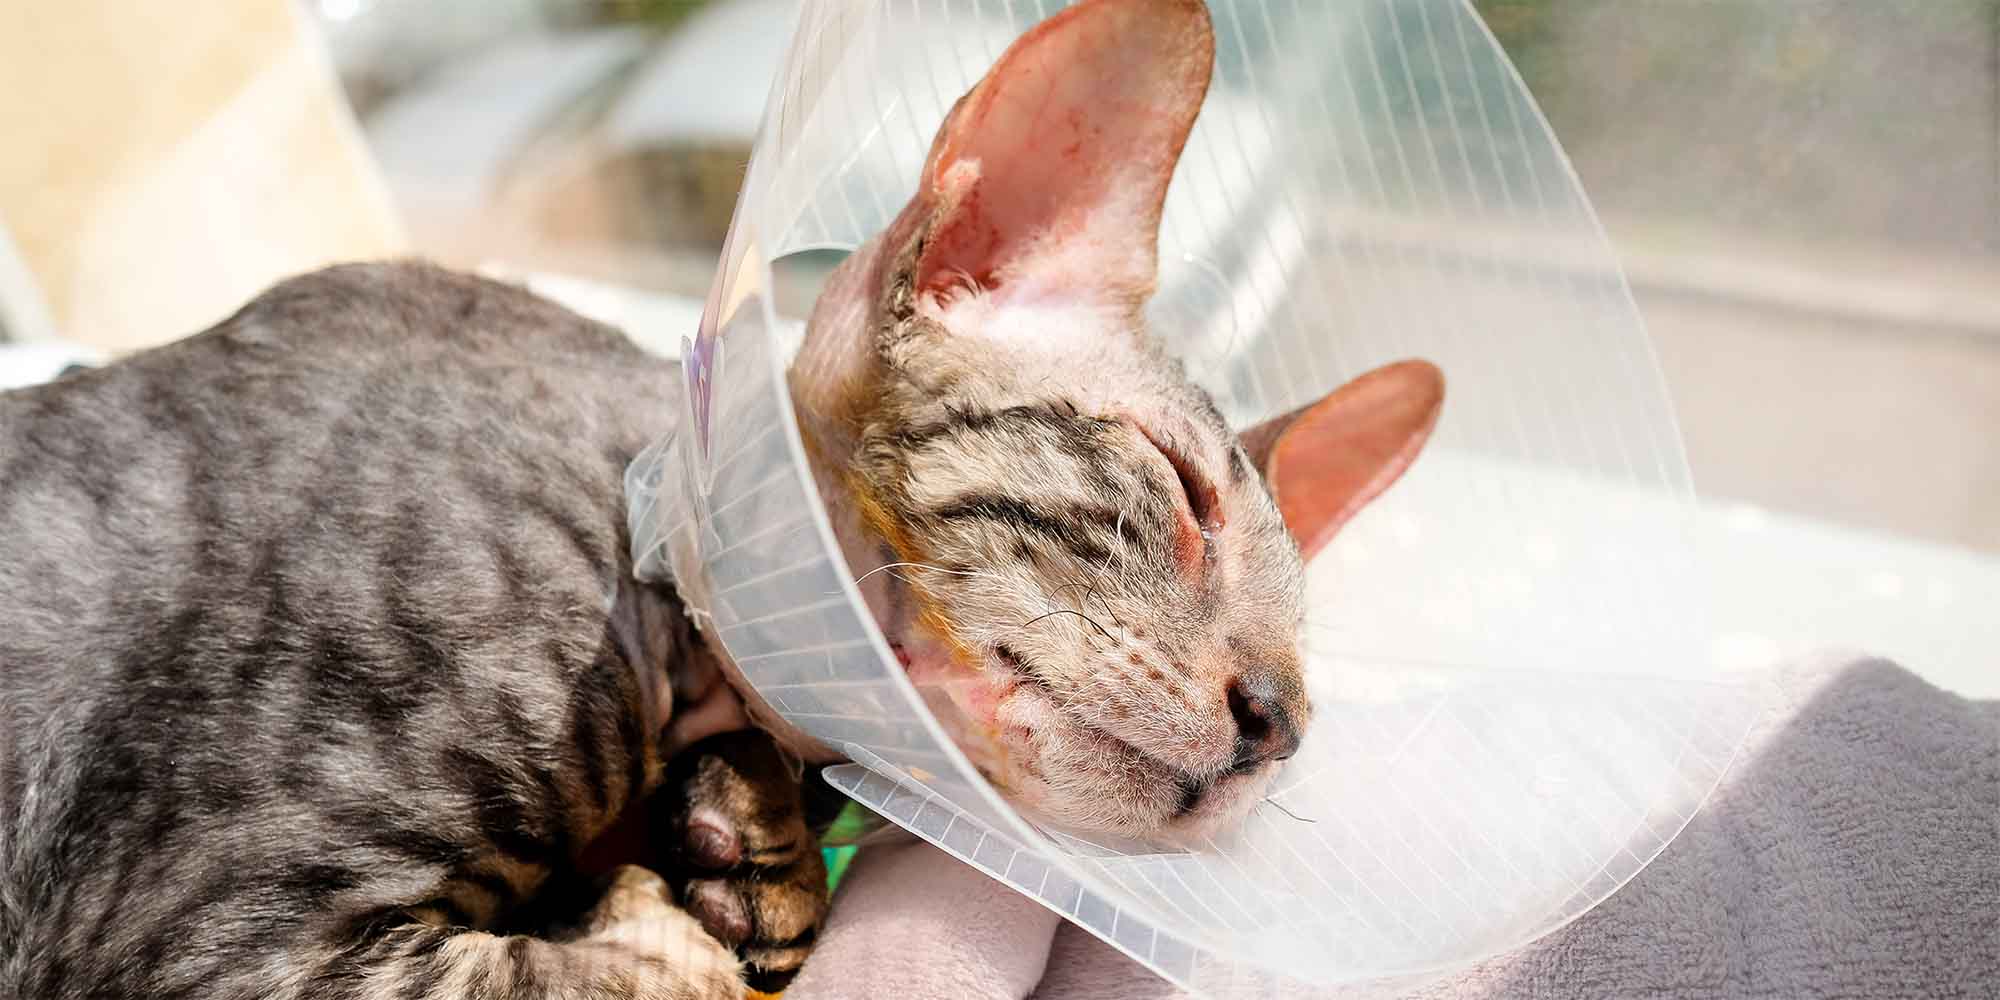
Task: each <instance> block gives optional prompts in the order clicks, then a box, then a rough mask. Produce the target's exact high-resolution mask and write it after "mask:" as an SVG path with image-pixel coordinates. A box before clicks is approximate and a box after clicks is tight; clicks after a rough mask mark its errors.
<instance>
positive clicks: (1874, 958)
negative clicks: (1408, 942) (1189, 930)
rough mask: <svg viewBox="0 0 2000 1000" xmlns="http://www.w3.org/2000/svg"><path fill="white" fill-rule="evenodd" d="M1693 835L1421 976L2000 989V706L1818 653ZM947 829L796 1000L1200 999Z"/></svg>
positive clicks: (1673, 986)
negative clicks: (1538, 926) (1497, 945)
mask: <svg viewBox="0 0 2000 1000" xmlns="http://www.w3.org/2000/svg"><path fill="white" fill-rule="evenodd" d="M1777 686H1778V688H1779V694H1778V695H1777V696H1776V697H1775V698H1774V699H1773V704H1772V707H1771V709H1770V711H1769V712H1767V713H1766V715H1765V717H1764V718H1763V720H1762V721H1761V722H1760V723H1759V724H1758V726H1757V728H1756V729H1755V730H1754V731H1753V732H1752V733H1751V735H1750V738H1749V741H1748V743H1747V744H1746V746H1745V748H1744V751H1743V753H1742V755H1741V756H1740V757H1739V758H1738V761H1737V764H1736V766H1735V767H1733V768H1732V769H1731V770H1730V772H1729V774H1728V775H1727V776H1726V777H1725V778H1724V779H1723V782H1722V785H1721V787H1720V788H1718V790H1717V791H1716V793H1715V796H1714V797H1713V798H1712V799H1710V801H1709V803H1708V805H1707V806H1706V807H1705V808H1704V809H1703V810H1702V811H1701V813H1700V814H1698V815H1697V816H1696V817H1695V819H1694V820H1693V822H1691V823H1690V824H1689V825H1688V827H1687V829H1686V830H1685V831H1683V832H1682V833H1681V835H1680V836H1679V837H1678V838H1677V839H1675V840H1674V842H1673V843H1672V844H1671V845H1670V846H1669V847H1668V848H1667V850H1666V851H1665V852H1664V853H1662V854H1661V855H1660V857H1659V858H1658V859H1657V860H1655V861H1654V862H1653V864H1651V865H1650V866H1648V867H1647V868H1646V869H1645V870H1644V871H1643V872H1641V873H1640V874H1639V876H1638V877H1637V878H1635V879H1633V881H1632V882H1631V883H1630V884H1628V885H1626V886H1625V888H1623V889H1622V890H1620V891H1619V892H1618V893H1616V894H1615V895H1613V896H1612V897H1611V898H1610V899H1608V900H1606V901H1605V902H1603V903H1602V904H1600V905H1599V906H1597V907H1596V908H1595V909H1593V910H1591V911H1590V912H1588V913H1586V914H1584V915H1583V916H1582V917H1581V918H1579V919H1577V920H1576V921H1575V922H1573V923H1571V924H1570V925H1568V926H1567V927H1564V928H1562V929H1560V930H1558V931H1555V932H1554V933H1551V934H1549V935H1548V936H1546V937H1544V938H1542V939H1541V940H1539V941H1536V942H1534V943H1532V944H1530V945H1528V946H1526V947H1524V948H1521V949H1519V950H1517V951H1515V952H1513V953H1511V954H1507V955H1502V956H1499V957H1496V958H1493V959H1490V960H1488V961H1486V962H1483V963H1481V964H1479V965H1476V966H1474V967H1472V968H1469V969H1465V970H1461V971H1459V972H1456V973H1454V974H1451V975H1449V976H1447V977H1444V978H1442V979H1437V980H1434V981H1431V982H1429V983H1426V984H1423V985H1422V986H1420V987H1416V988H1414V989H1405V990H1402V991H1401V995H1403V996H1408V997H1412V998H1422V1000H1444V998H1454V1000H1456V998H1486V997H1510V998H1512V997H1652V998H1671V1000H1681V998H1686V1000H1696V998H1704V1000H1705V998H1723V997H1727V998H1746V997H1773V998H1777V997H1785V998H1794V997H1856V998H1864V997H1865V998H1885V997H1985V998H1992V997H2000V706H1996V705H1995V704H1993V703H1981V702H1970V701H1967V700H1965V699H1962V698H1958V697H1955V696H1953V695H1950V694H1947V693H1945V692H1942V691H1939V690H1938V689H1936V688H1934V687H1931V686H1930V685H1928V684H1926V683H1924V682H1923V681H1922V680H1919V679H1918V678H1917V677H1915V676H1914V675H1912V674H1911V673H1909V672H1908V671H1906V670H1903V669H1902V668H1900V667H1897V666H1895V665H1894V664H1891V663H1887V662H1884V661H1881V660H1868V659H1855V658H1851V657H1820V658H1817V659H1815V660H1812V661H1809V662H1804V663H1800V664H1797V665H1794V666H1792V667H1790V668H1787V669H1785V670H1783V671H1781V672H1780V674H1779V676H1778V679H1777ZM1182 995H1183V994H1181V993H1180V992H1179V991H1177V990H1175V989H1174V988H1173V987H1171V986H1170V985H1168V984H1167V983H1165V982H1163V981H1161V980H1159V979H1157V978H1155V977H1154V976H1153V975H1152V974H1151V973H1149V972H1147V971H1146V970H1145V969H1143V968H1142V967H1140V966H1138V965H1137V964H1135V963H1133V962H1132V961H1130V960H1129V959H1127V958H1125V957H1124V956H1123V955H1121V954H1119V953H1118V952H1116V951H1114V950H1112V949H1111V947H1110V946H1108V945H1105V944H1103V943H1102V942H1100V941H1098V940H1097V939H1096V938H1095V937H1092V936H1091V935H1090V934H1088V933H1087V932H1085V931H1082V930H1080V929H1078V928H1076V927H1074V926H1072V925H1069V924H1067V923H1064V922H1063V921H1062V920H1061V919H1060V918H1058V917H1057V916H1055V915H1054V914H1053V913H1051V912H1049V911H1048V910H1045V909H1043V908H1042V907H1041V906H1039V905H1038V904H1036V903H1034V902H1031V901H1029V900H1027V899H1026V898H1024V897H1021V896H1019V895H1017V894H1015V893H1014V892H1012V891H1011V890H1009V889H1007V888H1006V887H1005V886H1002V885H1000V884H999V883H997V882H994V881H991V880H989V879H988V878H987V877H986V876H984V875H982V874H980V873H979V872H978V871H976V870H974V869H972V868H969V867H967V866H965V865H962V864H960V863H959V862H957V861H955V860H953V859H952V858H951V857H949V856H948V855H945V854H944V853H942V852H940V851H937V850H935V849H934V848H932V847H930V846H929V845H927V844H923V843H918V842H914V841H906V842H901V843H895V844H892V845H887V846H880V847H870V848H867V849H864V850H863V851H862V852H861V854H860V856H859V857H858V858H857V859H856V860H855V862H854V863H853V865H852V867H851V868H850V869H849V871H848V873H847V875H846V877H845V879H843V881H842V883H841V887H840V891H839V894H838V895H837V896H836V897H835V900H834V905H833V911H832V914H831V915H830V917H829V920H828V923H827V926H826V928H825V929H824V930H823V931H822V933H821V936H820V943H819V945H818V947H817V949H816V951H815V952H814V954H813V957H812V959H811V960H810V961H809V962H808V963H807V964H806V967H805V969H804V970H803V972H801V974H800V976H799V978H798V980H797V981H796V982H794V983H793V985H792V987H791V989H789V990H787V991H786V994H785V996H786V998H787V1000H845V998H854V1000H863V998H870V1000H872V998H876V997H954V998H956V997H996V998H1018V997H1029V996H1032V997H1035V998H1037V1000H1139V998H1147V1000H1155V998H1169V997H1179V996H1182Z"/></svg>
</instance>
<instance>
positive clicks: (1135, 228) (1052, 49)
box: [916, 0, 1215, 301]
mask: <svg viewBox="0 0 2000 1000" xmlns="http://www.w3.org/2000/svg"><path fill="white" fill-rule="evenodd" d="M1214 53H1215V39H1214V34H1213V31H1212V30H1211V28H1210V26H1209V20H1208V9H1207V7H1206V6H1205V5H1204V4H1203V3H1202V2H1201V0H1084V2H1082V3H1078V4H1076V5H1075V6H1072V7H1069V8H1067V9H1066V10H1064V11H1062V12H1061V13H1059V14H1057V15H1055V16H1054V17H1051V18H1049V19H1048V20H1046V21H1043V22H1042V23H1041V24H1038V25H1036V26H1035V27H1034V28H1033V29H1032V30H1030V31H1029V32H1028V33H1027V34H1025V35H1023V36H1021V38H1020V39H1018V40H1017V41H1015V42H1014V44H1013V45H1012V46H1011V47H1010V48H1008V50H1007V52H1006V54H1004V55H1002V56H1001V57H1000V61H999V62H998V63H996V64H994V66H993V68H992V70H990V71H989V72H988V73H987V74H986V78H985V79H983V80H981V81H980V82H979V84H978V86H976V87H974V88H973V89H972V91H971V92H970V93H968V94H966V95H965V97H964V98H962V99H961V100H960V101H959V103H958V105H957V106H956V107H954V108H953V109H952V113H951V115H950V117H949V118H947V119H946V121H945V124H944V126H943V128H942V129H940V130H939V132H938V137H937V141H936V143H935V144H934V145H933V146H932V147H931V153H930V158H929V160H928V162H927V163H926V164H925V166H924V175H923V180H922V187H921V188H920V190H919V192H918V198H919V201H920V202H921V203H924V205H925V207H926V208H927V209H928V213H927V214H929V215H930V217H931V231H930V238H929V240H928V241H927V243H926V245H925V248H924V251H923V254H922V256H921V257H920V258H919V260H918V262H917V273H916V280H917V287H918V288H919V289H920V290H924V291H938V290H942V289H946V288H950V287H953V286H956V285H961V284H963V283H964V282H965V281H966V280H967V279H970V280H972V281H974V282H976V283H978V284H979V286H980V287H982V288H984V289H988V290H992V289H995V288H1004V287H1006V286H1009V285H1014V284H1032V285H1033V286H1035V288H1036V289H1037V290H1039V291H1058V292H1083V293H1093V292H1101V293H1105V294H1108V295H1112V296H1116V297H1117V298H1119V299H1132V300H1134V301H1136V300H1138V299H1141V298H1143V297H1144V296H1146V295H1147V294H1149V293H1150V292H1151V290H1152V285H1153V278H1154V270H1155V256H1156V245H1157V243H1158V234H1159V225H1160V208H1161V204H1162V202H1163V201H1164V200H1165V198H1166V193H1167V182H1168V180H1169V179H1170V178H1171V177H1172V176H1173V172H1174V164H1175V163H1176V162H1177V161H1178V160H1179V159H1180V154H1181V148H1182V147H1183V146H1184V145H1186V143H1187V136H1188V130H1189V129H1191V128H1193V126H1194V119H1195V114H1196V113H1197V112H1198V111H1200V110H1201V102H1202V97H1203V96H1204V95H1205V94H1206V93H1207V91H1208V79H1209V73H1210V70H1211V67H1212V65H1213V63H1214Z"/></svg>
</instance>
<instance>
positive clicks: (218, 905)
mask: <svg viewBox="0 0 2000 1000" xmlns="http://www.w3.org/2000/svg"><path fill="white" fill-rule="evenodd" d="M676 377H677V373H676V369H675V368H674V367H673V366H672V365H671V364H669V363H666V362H662V361H658V360H655V359H652V358H650V357H648V356H647V355H645V354H643V353H642V352H640V351H639V350H638V349H637V348H635V347H633V346H632V345H631V344H629V343H628V342H627V341H625V340H624V339H623V338H622V337H620V336H619V335H617V334H616V333H615V332H614V331H612V330H609V329H607V328H604V327H602V326H599V325H597V324H594V323H591V322H588V321H585V320H583V319H581V318H579V317H576V316H574V315H573V314H570V313H568V312H565V311H563V310H561V309H559V308H556V307H555V306H552V305H550V304H548V303H546V302H544V301H541V300H539V299H537V298H535V297H533V296H531V295H529V294H527V293H526V292H523V291H520V290H517V289H513V288H509V287H505V286H502V285H498V284H495V283H492V282H487V281H483V280H478V279H474V278H470V277H464V276H460V275H455V274H450V273H447V272H444V271H441V270H438V269H436V268H431V267H427V266H423V265H414V264H388V265H368V266H353V267H342V268H336V269H332V270H328V271H324V272H320V273H317V274H313V275H309V276H306V277H302V278H298V279H294V280H292V281H289V282H286V283H284V284H282V285H280V286H278V287H277V288H274V289H273V290H271V291H270V292H268V293H266V294H265V295H263V296H262V297H260V298H258V299H257V300H256V301H254V302H253V303H251V304H250V305H249V306H247V307H245V308H244V309H243V310H242V311H241V312H240V313H238V314H237V315H236V316H234V317H231V318H230V319H228V320H227V321H225V322H223V323H221V324H220V325H218V326H217V327H215V328H214V329H212V330H210V331H208V332H206V333H203V334H201V335H199V336H196V337H192V338H189V339H188V340H185V341H182V342H179V343H176V344H173V345H170V346H167V347H163V348H160V349H158V350H155V351H151V352H147V353H145V354H142V355H139V356H136V357H133V358H131V359H128V360H126V361H123V362H120V363H118V364H115V365H112V366H110V367H107V368H104V369H100V370H95V371H86V372H81V373H76V374H72V375H69V376H67V377H65V378H63V379H61V380H59V381H58V382H55V383H52V384H49V385H45V386H41V387H37V388H33V389H28V390H23V391H18V392H13V393H7V394H4V395H0V623H4V625H0V767H4V770H0V996H9V997H22V998H37V1000H40V998H59V997H113V996H131V997H140V996H144V997H159V998H168V997H194V996H201V997H239V996H240V997H306V996H310V997H324V998H349V997H351V998H356V1000H359V998H378V997H379V998H389V997H398V998H418V997H459V996H490V997H520V998H529V997H549V998H556V997H578V998H582V997H593V998H597V997H661V998H666V997H672V998H683V997H685V998H707V997H725V996H727V997H734V996H737V995H740V991H741V988H742V987H741V979H740V975H739V971H738V959H737V957H736V955H734V954H732V953H731V951H730V949H728V948H725V947H724V946H723V945H722V944H720V943H718V942H717V941H716V940H715V939H714V937H712V936H711V935H710V934H708V933H706V932H705V931H704V930H703V928H702V925H701V923H700V922H699V921H697V919H696V918H695V917H693V916H690V915H689V914H688V913H687V912H684V911H683V910H682V909H681V908H680V907H679V906H677V905H675V900H674V898H672V895H671V892H670V890H669V889H667V888H666V887H665V886H664V885H663V884H661V883H660V880H659V878H658V877H657V876H652V875H649V874H646V873H644V872H641V871H639V870H638V869H618V870H614V871H613V872H612V873H611V878H612V885H613V891H611V892H609V893H608V894H606V895H604V896H603V897H602V899H601V900H600V902H599V903H598V904H597V905H596V906H595V908H593V909H589V910H588V912H587V913H586V914H585V916H584V917H583V918H582V919H581V920H580V921H579V922H577V923H576V924H575V925H574V926H573V927H572V928H571V929H570V930H569V931H567V932H564V933H553V932H548V931H547V929H545V928H543V929H538V933H537V935H536V936H525V935H518V934H517V935H511V936H510V935H509V934H508V933H506V931H507V930H509V929H510V928H509V927H508V921H509V920H510V919H511V918H513V916H514V915H516V914H518V913H520V912H522V911H523V908H524V906H525V905H526V904H528V903H529V902H530V901H531V900H533V899H535V898H536V897H537V895H538V894H539V893H540V892H541V890H543V889H544V887H545V884H554V883H558V882H562V881H563V880H564V879H565V878H574V877H575V876H574V875H572V874H571V870H572V867H573V863H574V862H575V860H576V858H577V856H578V855H579V853H580V852H581V851H582V849H583V848H584V847H585V845H586V844H588V843H590V842H591V841H592V840H593V838H596V837H597V836H598V835H599V834H600V833H602V832H603V831H604V830H605V829H606V828H607V827H608V826H609V825H610V824H611V823H612V821H613V820H614V819H615V818H617V817H618V816H619V815H620V814H621V811H624V810H625V809H626V807H627V806H628V805H629V804H631V803H633V802H636V801H639V800H641V799H642V798H644V797H645V796H646V795H647V794H648V793H649V792H650V791H652V790H653V789H655V788H656V787H658V786H659V785H660V783H661V781H662V778H663V775H664V774H665V768H666V764H667V761H666V760H664V759H663V758H664V756H665V751H666V746H665V744H664V742H663V738H662V736H661V733H662V727H663V725H664V724H666V723H667V721H668V719H669V713H670V712H671V709H672V702H673V697H674V694H673V690H672V686H673V685H672V683H671V682H672V681H674V680H676V679H677V678H679V677H680V676H682V675H683V674H684V673H685V672H687V671H689V670H694V669H695V668H697V667H704V666H705V667H706V669H707V670H709V671H710V672H711V673H712V671H713V664H712V661H708V660H707V659H706V654H705V653H704V652H703V650H702V648H701V646H700V640H699V638H698V637H697V636H696V635H694V634H693V633H692V632H691V630H690V628H689V626H688V625H687V621H686V618H685V616H684V615H682V614H681V611H680V607H679V603H678V601H677V600H676V598H675V597H674V595H673V594H672V593H671V592H670V591H667V590H662V589H656V588H652V587H648V586H644V585H641V584H638V583H636V582H635V581H634V580H633V578H632V573H631V563H630V555H629V544H628V541H629V540H628V539H627V538H626V537H625V527H624V526H625V523H626V521H625V518H624V516H623V513H622V510H623V502H624V499H623V492H622V482H621V477H622V473H623V471H624V468H625V465H626V464H627V462H628V461H629V460H630V459H631V458H632V457H633V456H634V455H635V454H636V453H637V452H638V451H639V450H640V449H641V448H642V447H644V446H645V445H646V444H647V442H648V439H649V437H650V436H651V435H653V434H656V433H658V432H659V430H660V429H661V428H663V427H665V426H668V425H669V423H670V421H671V420H672V418H673V414H672V412H671V411H670V409H669V407H668V403H667V398H668V397H667V389H668V387H669V386H670V385H671V384H672V383H673V381H674V379H675V378H676ZM791 787H792V788H793V792H792V794H791V804H792V805H794V806H796V801H797V799H796V785H793V786H791ZM781 811H782V810H781ZM798 853H800V854H804V853H810V854H812V861H813V863H815V864H816V863H817V852H805V851H801V852H798ZM785 860H786V861H787V862H788V863H789V862H790V861H792V860H796V859H795V858H787V859H785ZM746 877H747V876H746ZM760 877H761V876H760ZM804 884H806V885H810V884H811V883H810V881H809V880H807V881H806V882H805V883H804ZM820 885H821V886H822V890H821V891H822V894H823V882H821V883H820ZM820 906H823V900H822V902H821V904H820ZM807 909H809V910H810V916H811V917H812V918H814V919H816V917H817V915H818V912H819V908H817V907H812V906H808V907H807ZM786 936H787V937H796V936H797V929H796V928H794V929H793V930H792V931H791V932H790V933H788V934H787V935H786ZM787 943H790V942H787ZM792 964H793V965H794V966H795V964H796V963H795V962H794V963H792Z"/></svg>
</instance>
